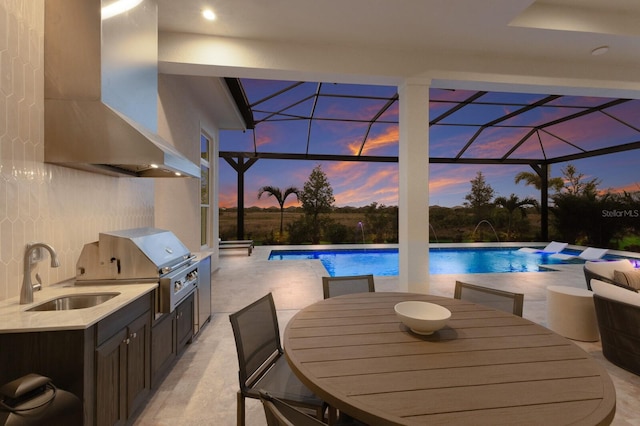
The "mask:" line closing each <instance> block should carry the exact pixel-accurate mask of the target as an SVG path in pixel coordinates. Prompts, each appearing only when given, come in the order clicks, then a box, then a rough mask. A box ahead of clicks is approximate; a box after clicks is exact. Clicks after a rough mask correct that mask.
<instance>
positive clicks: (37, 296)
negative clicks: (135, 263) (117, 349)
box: [0, 279, 158, 334]
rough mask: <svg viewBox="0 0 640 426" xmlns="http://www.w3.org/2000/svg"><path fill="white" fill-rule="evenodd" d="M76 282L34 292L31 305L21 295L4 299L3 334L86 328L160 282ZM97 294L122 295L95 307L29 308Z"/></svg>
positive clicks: (1, 311)
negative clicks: (33, 309) (57, 299)
mask: <svg viewBox="0 0 640 426" xmlns="http://www.w3.org/2000/svg"><path fill="white" fill-rule="evenodd" d="M74 281H75V280H73V279H72V280H68V281H64V282H61V283H59V284H55V285H51V286H47V287H44V288H43V289H42V290H40V291H36V292H34V293H33V303H30V304H27V305H21V304H20V298H19V297H15V298H12V299H8V300H3V301H0V334H4V333H29V332H41V331H61V330H82V329H86V328H89V327H91V326H92V325H94V324H96V323H97V322H98V321H100V320H102V319H104V318H106V317H108V316H109V315H111V314H112V313H114V312H116V311H118V310H119V309H122V308H123V307H125V306H127V305H128V304H129V303H131V302H133V301H134V300H136V299H138V298H140V297H141V296H144V295H145V294H147V293H149V292H151V291H153V290H154V289H156V288H157V287H158V283H141V284H117V285H111V284H100V285H84V284H83V285H78V286H76V285H74ZM95 293H120V294H119V295H117V296H116V297H114V298H113V299H110V300H107V301H106V302H104V303H102V304H100V305H97V306H93V307H91V308H84V309H71V310H65V311H33V312H29V311H27V309H29V308H32V307H33V306H36V305H39V304H40V303H43V302H47V301H49V300H51V299H55V298H57V297H60V296H66V295H74V294H95Z"/></svg>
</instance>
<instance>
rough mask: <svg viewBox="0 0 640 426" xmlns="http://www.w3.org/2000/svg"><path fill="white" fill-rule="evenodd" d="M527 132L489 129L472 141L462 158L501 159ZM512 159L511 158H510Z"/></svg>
mask: <svg viewBox="0 0 640 426" xmlns="http://www.w3.org/2000/svg"><path fill="white" fill-rule="evenodd" d="M528 132H529V129H524V128H508V127H489V128H485V129H482V132H481V133H480V134H479V135H478V137H477V138H476V139H475V140H474V141H473V143H472V144H471V145H470V146H469V148H468V149H467V150H466V151H465V152H464V153H463V154H462V158H482V159H491V158H503V157H504V156H506V155H507V154H508V152H509V151H510V150H511V148H512V147H513V146H514V145H515V142H516V141H519V140H520V139H522V138H523V137H525V135H526V134H527V133H528ZM510 157H511V158H513V156H510Z"/></svg>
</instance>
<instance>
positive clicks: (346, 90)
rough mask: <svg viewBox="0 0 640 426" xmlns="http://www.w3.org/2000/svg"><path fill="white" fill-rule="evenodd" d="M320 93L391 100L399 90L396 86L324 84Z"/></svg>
mask: <svg viewBox="0 0 640 426" xmlns="http://www.w3.org/2000/svg"><path fill="white" fill-rule="evenodd" d="M320 93H321V94H326V95H344V96H352V97H378V98H387V99H390V98H392V97H393V96H395V94H396V93H397V88H396V87H395V86H377V85H363V84H338V83H324V84H323V85H322V89H321V91H320Z"/></svg>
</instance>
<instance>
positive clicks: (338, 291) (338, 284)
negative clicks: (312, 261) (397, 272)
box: [322, 274, 376, 299]
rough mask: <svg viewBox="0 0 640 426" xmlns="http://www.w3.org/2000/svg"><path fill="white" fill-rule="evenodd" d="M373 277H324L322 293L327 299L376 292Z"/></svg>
mask: <svg viewBox="0 0 640 426" xmlns="http://www.w3.org/2000/svg"><path fill="white" fill-rule="evenodd" d="M375 291H376V289H375V284H374V281H373V275H371V274H369V275H352V276H348V277H322V292H323V295H324V298H325V299H328V298H330V297H336V296H342V295H343V294H351V293H367V292H371V293H373V292H375Z"/></svg>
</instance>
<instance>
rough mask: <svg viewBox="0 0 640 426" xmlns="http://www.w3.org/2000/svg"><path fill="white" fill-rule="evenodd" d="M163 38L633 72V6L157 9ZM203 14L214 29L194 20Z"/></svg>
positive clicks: (232, 4) (468, 1)
mask: <svg viewBox="0 0 640 426" xmlns="http://www.w3.org/2000/svg"><path fill="white" fill-rule="evenodd" d="M158 4H159V28H160V30H161V31H172V32H186V33H199V34H208V35H215V36H223V37H229V38H239V39H251V40H262V41H277V42H296V43H313V44H320V45H322V44H339V45H343V46H359V47H367V48H370V47H375V48H386V49H395V50H411V51H414V52H419V51H421V50H430V51H433V50H441V51H449V52H450V51H460V52H465V53H471V52H476V53H483V54H489V53H493V54H496V55H513V56H515V57H545V58H548V59H551V58H558V59H563V60H566V59H567V58H576V59H585V58H588V57H589V55H590V51H591V50H592V49H593V48H595V47H598V46H601V45H609V46H610V51H609V53H608V54H607V55H604V57H602V58H599V60H601V61H606V62H616V63H621V62H627V63H631V64H635V65H638V64H640V38H639V37H640V2H639V1H637V0H606V1H604V0H545V1H532V0H322V1H318V0H270V1H265V0H180V1H175V0H158ZM204 6H210V7H211V8H212V9H213V10H214V11H215V13H216V14H217V16H218V19H217V20H216V21H215V22H208V21H205V20H203V19H202V17H201V15H200V12H201V10H202V9H203V7H204Z"/></svg>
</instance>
